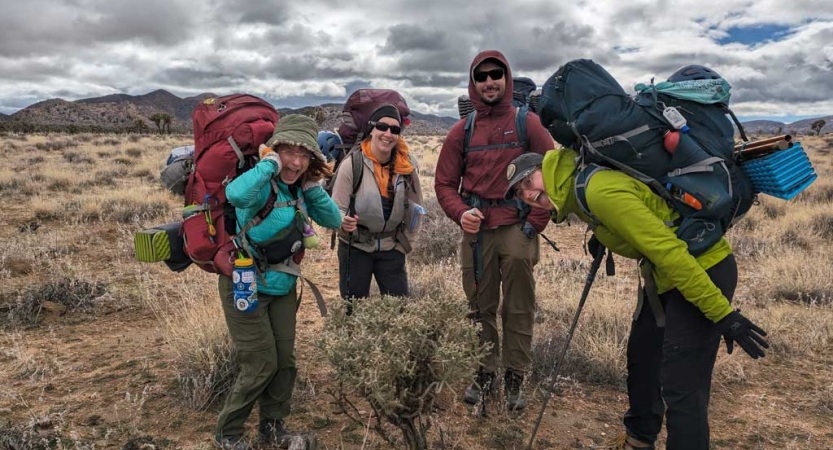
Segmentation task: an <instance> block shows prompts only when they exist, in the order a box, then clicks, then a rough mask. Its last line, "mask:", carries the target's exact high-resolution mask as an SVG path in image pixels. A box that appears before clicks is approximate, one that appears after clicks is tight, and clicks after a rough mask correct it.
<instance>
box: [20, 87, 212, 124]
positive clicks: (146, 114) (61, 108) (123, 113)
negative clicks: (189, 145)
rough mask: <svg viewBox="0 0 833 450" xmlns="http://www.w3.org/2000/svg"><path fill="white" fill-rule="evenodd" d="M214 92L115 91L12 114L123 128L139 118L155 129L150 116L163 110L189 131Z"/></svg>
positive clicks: (30, 120) (48, 102) (31, 121)
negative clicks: (198, 107) (185, 94)
mask: <svg viewBox="0 0 833 450" xmlns="http://www.w3.org/2000/svg"><path fill="white" fill-rule="evenodd" d="M213 96H214V94H211V93H205V94H200V95H198V96H196V97H188V98H179V97H177V96H176V95H174V94H171V93H170V92H168V91H165V90H161V89H160V90H156V91H153V92H150V93H148V94H145V95H127V94H114V95H106V96H104V97H96V98H87V99H82V100H77V101H73V102H68V101H66V100H62V99H59V98H56V99H51V100H45V101H42V102H38V103H35V104H34V105H30V106H28V107H27V108H24V109H22V110H20V111H18V112H16V113H14V114H12V115H11V116H10V118H11V120H13V121H18V122H24V123H28V124H32V125H36V126H46V127H55V128H65V129H66V128H67V127H76V128H78V129H91V130H104V131H119V130H126V129H131V128H133V127H134V126H135V124H136V122H137V121H139V120H141V121H142V122H144V124H145V125H146V126H148V127H149V128H150V129H153V128H155V125H154V124H153V123H152V122H151V120H150V117H151V116H153V115H154V114H157V113H163V114H169V115H170V116H171V117H172V119H173V120H172V121H171V128H172V129H174V130H178V131H186V130H189V129H190V128H191V111H193V110H194V107H195V106H196V105H197V104H199V103H200V102H201V101H202V100H204V99H205V98H208V97H213Z"/></svg>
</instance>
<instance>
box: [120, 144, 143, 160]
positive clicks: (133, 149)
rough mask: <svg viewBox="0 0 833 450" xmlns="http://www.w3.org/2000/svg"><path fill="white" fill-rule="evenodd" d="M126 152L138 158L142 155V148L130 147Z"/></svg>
mask: <svg viewBox="0 0 833 450" xmlns="http://www.w3.org/2000/svg"><path fill="white" fill-rule="evenodd" d="M124 153H125V154H126V155H127V156H129V157H131V158H138V157H140V156H142V149H140V148H138V147H130V148H128V149H127V150H125V151H124Z"/></svg>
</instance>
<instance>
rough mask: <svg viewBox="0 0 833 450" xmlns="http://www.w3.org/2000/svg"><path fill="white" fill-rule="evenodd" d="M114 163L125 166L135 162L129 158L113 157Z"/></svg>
mask: <svg viewBox="0 0 833 450" xmlns="http://www.w3.org/2000/svg"><path fill="white" fill-rule="evenodd" d="M113 163H114V164H121V165H123V166H132V165H133V164H134V162H133V160H131V159H127V158H113Z"/></svg>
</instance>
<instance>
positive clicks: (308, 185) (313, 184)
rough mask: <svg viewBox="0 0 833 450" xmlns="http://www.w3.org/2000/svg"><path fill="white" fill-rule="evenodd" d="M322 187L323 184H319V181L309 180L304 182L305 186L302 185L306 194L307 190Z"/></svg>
mask: <svg viewBox="0 0 833 450" xmlns="http://www.w3.org/2000/svg"><path fill="white" fill-rule="evenodd" d="M320 185H321V183H319V182H318V181H312V180H307V181H304V184H302V185H301V190H302V191H304V192H306V191H307V190H309V189H312V188H314V187H316V186H320Z"/></svg>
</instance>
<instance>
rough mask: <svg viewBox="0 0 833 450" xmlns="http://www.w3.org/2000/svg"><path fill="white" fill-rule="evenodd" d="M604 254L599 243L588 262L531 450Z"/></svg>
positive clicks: (536, 421) (528, 448)
mask: <svg viewBox="0 0 833 450" xmlns="http://www.w3.org/2000/svg"><path fill="white" fill-rule="evenodd" d="M604 256H605V248H604V247H603V246H601V245H600V246H599V248H598V249H597V250H596V254H595V255H594V256H593V263H592V264H590V271H589V272H588V273H587V280H586V281H585V282H584V290H583V291H582V292H581V300H579V302H578V308H576V314H575V316H573V323H572V324H570V331H569V332H568V333H567V342H565V343H564V347H562V348H561V353H560V354H559V355H558V360H557V361H556V362H555V368H554V369H553V375H552V379H551V380H550V384H549V387H547V392H546V394H547V395H546V397H544V404H543V405H541V411H539V412H538V419H537V420H535V427H533V428H532V436H530V437H529V445H527V447H526V448H527V450H532V444H533V442H535V435H536V434H538V427H539V426H541V418H543V417H544V411H545V410H546V409H547V402H549V401H550V397H551V396H552V390H553V388H554V387H555V382H556V380H558V372H559V371H560V370H561V364H562V363H563V362H564V356H565V355H566V354H567V349H568V348H569V347H570V341H572V340H573V332H574V331H576V325H578V318H579V316H581V310H582V308H584V302H585V301H586V300H587V294H589V293H590V287H591V286H592V285H593V281H594V280H595V279H596V272H598V271H599V267H601V265H602V259H604Z"/></svg>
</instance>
